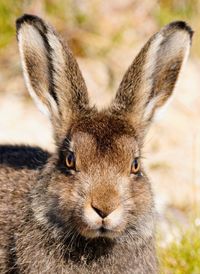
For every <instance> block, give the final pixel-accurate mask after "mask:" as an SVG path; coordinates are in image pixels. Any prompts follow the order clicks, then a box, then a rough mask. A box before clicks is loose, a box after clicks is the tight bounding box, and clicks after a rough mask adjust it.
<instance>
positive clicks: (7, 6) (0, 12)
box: [0, 0, 22, 48]
mask: <svg viewBox="0 0 200 274" xmlns="http://www.w3.org/2000/svg"><path fill="white" fill-rule="evenodd" d="M21 13H22V3H21V1H15V0H9V1H8V0H1V1H0V30H1V35H0V48H3V47H5V46H6V45H7V44H8V43H9V42H10V41H11V40H12V39H13V36H15V20H16V17H18V16H19V15H20V14H21Z"/></svg>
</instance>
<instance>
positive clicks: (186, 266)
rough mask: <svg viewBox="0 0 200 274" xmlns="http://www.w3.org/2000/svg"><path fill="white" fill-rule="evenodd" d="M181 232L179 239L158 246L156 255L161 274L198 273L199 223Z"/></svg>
mask: <svg viewBox="0 0 200 274" xmlns="http://www.w3.org/2000/svg"><path fill="white" fill-rule="evenodd" d="M197 220H198V224H197V225H194V226H193V227H190V229H188V230H187V231H186V232H181V230H180V235H182V236H181V240H180V241H178V242H172V243H171V244H169V245H168V246H167V247H164V248H163V247H160V248H159V249H158V255H159V258H160V264H161V266H160V267H161V273H163V274H183V273H184V274H199V273H200V233H199V230H200V224H199V219H197Z"/></svg>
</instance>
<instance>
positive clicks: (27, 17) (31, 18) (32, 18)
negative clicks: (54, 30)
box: [16, 14, 44, 33]
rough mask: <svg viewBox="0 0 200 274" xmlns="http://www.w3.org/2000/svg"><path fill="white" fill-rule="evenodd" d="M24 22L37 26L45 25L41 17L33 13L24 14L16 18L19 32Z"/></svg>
mask: <svg viewBox="0 0 200 274" xmlns="http://www.w3.org/2000/svg"><path fill="white" fill-rule="evenodd" d="M24 23H28V24H30V25H33V26H36V25H37V26H38V25H40V26H44V23H43V21H42V19H41V18H40V17H38V16H36V15H32V14H24V15H22V16H21V17H19V18H18V19H17V20H16V30H17V33H18V31H19V29H20V28H21V26H22V25H23V24H24ZM38 27H39V26H38Z"/></svg>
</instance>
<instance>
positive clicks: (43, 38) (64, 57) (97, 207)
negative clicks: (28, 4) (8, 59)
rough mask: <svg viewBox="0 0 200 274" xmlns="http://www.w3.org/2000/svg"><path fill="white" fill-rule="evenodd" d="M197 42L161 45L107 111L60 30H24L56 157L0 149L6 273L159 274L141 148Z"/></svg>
mask: <svg viewBox="0 0 200 274" xmlns="http://www.w3.org/2000/svg"><path fill="white" fill-rule="evenodd" d="M191 37H192V30H191V29H190V27H189V26H188V25H187V24H186V23H185V22H173V23H171V24H169V25H167V26H165V27H164V28H163V29H162V30H161V31H160V32H158V33H157V34H155V35H153V36H152V37H151V38H150V40H149V41H148V42H147V43H146V44H145V46H144V47H143V48H142V50H141V51H140V53H139V54H138V55H137V57H136V58H135V60H134V61H133V63H132V65H131V66H130V67H129V69H128V71H127V72H126V74H125V76H124V78H123V79H122V82H121V84H120V87H119V89H118V91H117V94H116V97H115V98H114V100H113V101H112V102H111V104H110V106H109V107H108V108H107V109H104V110H102V111H98V110H97V109H96V107H94V106H90V104H89V99H88V93H87V88H86V85H85V82H84V80H83V77H82V74H81V72H80V70H79V68H78V64H77V62H76V60H75V59H74V57H73V55H72V53H71V51H70V50H69V48H68V47H67V46H65V45H64V44H63V42H62V40H61V39H60V38H59V36H58V35H57V34H56V32H55V31H54V30H53V29H52V27H50V26H49V25H47V24H46V23H45V22H44V21H43V20H42V19H40V18H38V17H36V16H32V15H24V16H23V17H21V18H19V19H18V20H17V38H18V43H19V50H20V56H21V60H22V66H23V72H24V76H25V80H26V84H27V88H28V90H29V92H30V94H31V96H32V97H33V99H34V100H35V102H36V104H37V105H38V106H39V108H40V109H42V110H43V112H45V113H46V114H47V115H48V116H49V117H50V120H51V122H52V126H53V132H54V138H55V143H56V150H55V152H54V153H52V154H49V153H47V152H46V151H43V150H42V149H40V148H34V147H26V146H6V145H4V146H1V147H0V198H1V199H0V228H1V229H0V273H2V274H3V273H10V274H14V273H15V274H17V273H20V274H21V273H24V274H27V273H34V274H35V273H39V274H40V273H41V274H42V273H48V274H51V273H54V274H55V273H63V274H64V273H72V274H73V273H81V274H84V273H87V274H89V273H92V274H93V273H97V274H98V273H105V274H106V273H108V274H118V273H135V274H137V273H138V274H142V273H145V274H146V273H148V274H150V273H157V272H158V266H157V257H156V252H155V239H154V238H155V212H154V202H153V195H152V191H151V184H150V182H149V180H148V178H147V176H146V174H145V171H144V168H143V166H142V162H141V154H142V146H143V140H144V137H145V132H146V130H147V128H148V127H149V125H150V123H151V121H152V118H153V116H154V113H155V111H156V109H157V108H159V107H160V106H162V105H163V104H164V103H165V101H167V99H168V97H170V95H171V94H172V91H173V88H174V85H175V82H176V80H177V77H178V74H179V71H180V69H181V66H182V63H183V61H184V60H185V58H186V56H187V53H188V50H189V47H190V43H191ZM177 41H178V42H177Z"/></svg>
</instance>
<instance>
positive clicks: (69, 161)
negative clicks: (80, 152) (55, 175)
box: [66, 151, 75, 169]
mask: <svg viewBox="0 0 200 274" xmlns="http://www.w3.org/2000/svg"><path fill="white" fill-rule="evenodd" d="M66 166H67V167H68V168H69V169H75V156H74V153H73V152H71V151H69V152H68V154H67V156H66Z"/></svg>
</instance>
